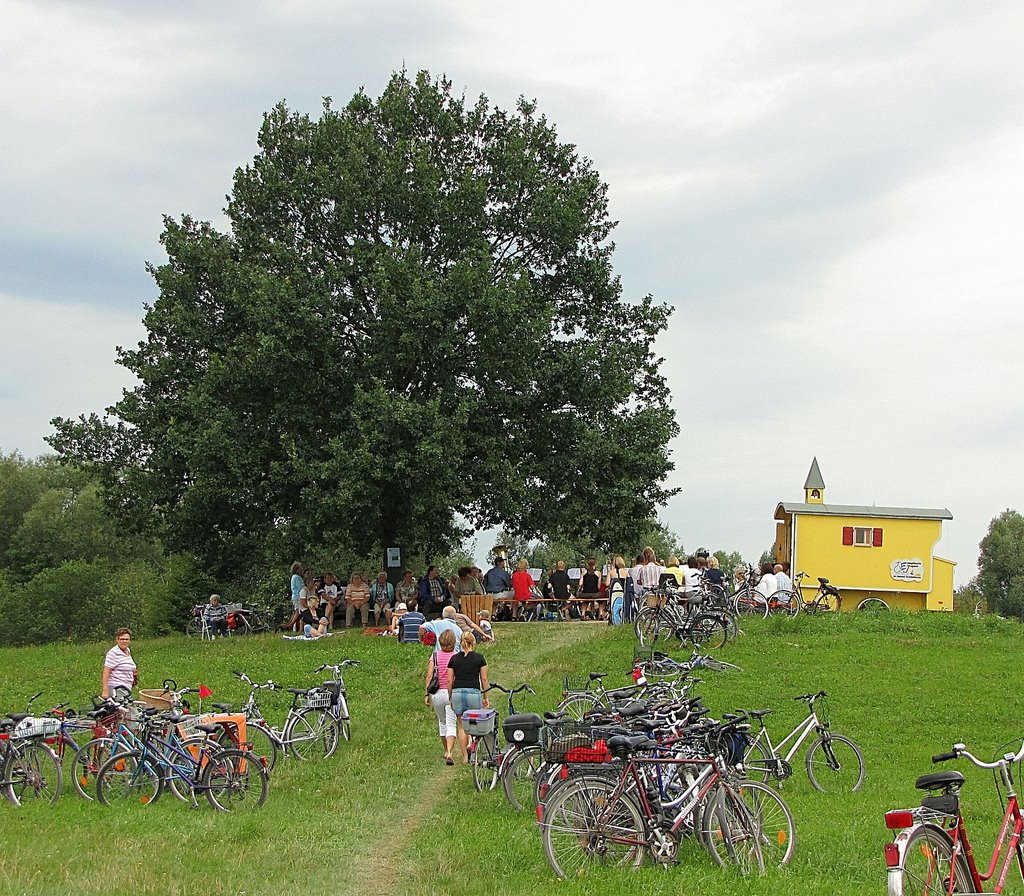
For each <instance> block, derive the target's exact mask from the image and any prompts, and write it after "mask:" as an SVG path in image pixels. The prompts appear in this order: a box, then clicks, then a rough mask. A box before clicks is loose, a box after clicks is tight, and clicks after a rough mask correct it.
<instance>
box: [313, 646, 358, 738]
mask: <svg viewBox="0 0 1024 896" xmlns="http://www.w3.org/2000/svg"><path fill="white" fill-rule="evenodd" d="M358 665H359V660H342V661H341V662H340V663H324V664H323V665H322V666H317V667H316V669H314V670H313V673H314V674H317V673H320V672H324V671H330V673H331V674H332V675H333V676H334V678H333V680H331V681H325V682H324V683H323V684H322V685H320V687H321V688H324V689H325V690H327V691H329V692H330V694H331V704H330V706H329V707H328V712H330V714H331V715H332V716H334V718H335V720H336V721H337V723H338V731H339V733H340V734H341V737H342V739H343V740H351V739H352V718H351V716H350V715H349V711H348V690H347V688H346V687H345V679H344V677H343V676H342V674H341V670H342V669H347V668H350V667H355V666H358Z"/></svg>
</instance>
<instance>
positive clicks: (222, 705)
mask: <svg viewBox="0 0 1024 896" xmlns="http://www.w3.org/2000/svg"><path fill="white" fill-rule="evenodd" d="M210 705H211V706H212V707H213V708H214V709H219V710H221V712H231V706H232V704H230V703H211V704H210Z"/></svg>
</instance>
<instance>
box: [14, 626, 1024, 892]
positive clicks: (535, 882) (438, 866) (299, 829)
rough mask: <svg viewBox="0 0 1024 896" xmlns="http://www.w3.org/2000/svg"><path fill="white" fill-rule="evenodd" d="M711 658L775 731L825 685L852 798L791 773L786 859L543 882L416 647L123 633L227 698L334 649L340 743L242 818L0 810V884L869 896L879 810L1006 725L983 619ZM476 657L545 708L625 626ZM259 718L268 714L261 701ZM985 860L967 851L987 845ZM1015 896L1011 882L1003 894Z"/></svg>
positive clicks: (25, 691)
mask: <svg viewBox="0 0 1024 896" xmlns="http://www.w3.org/2000/svg"><path fill="white" fill-rule="evenodd" d="M746 629H747V634H746V636H745V637H744V638H742V639H741V641H740V642H739V643H738V644H736V645H730V646H729V647H727V648H726V649H725V650H724V651H723V656H725V657H727V658H728V659H730V660H732V661H734V662H736V663H738V664H739V665H741V666H742V667H743V669H744V671H743V672H742V673H739V674H733V675H717V676H713V675H711V674H710V673H709V674H708V675H707V679H708V680H707V681H706V683H705V684H704V685H702V686H701V690H702V693H703V694H704V695H705V699H706V702H707V703H708V704H709V705H710V706H711V707H712V709H713V711H714V712H716V713H721V712H724V711H728V710H730V709H733V708H735V707H738V706H744V707H748V708H754V707H772V708H774V709H775V714H774V715H772V716H771V718H770V722H771V725H772V730H773V732H775V733H780V732H783V731H788V730H789V728H791V727H792V726H793V725H794V724H795V723H796V722H797V721H799V720H800V719H801V718H802V717H803V713H802V712H801V708H802V707H803V704H797V703H794V702H793V701H792V700H791V699H790V697H791V696H792V695H794V694H798V693H803V692H806V691H810V690H816V689H820V688H824V689H827V690H828V691H829V692H830V694H831V695H832V699H831V701H830V702H831V708H832V718H833V726H834V728H835V729H836V730H838V731H841V732H843V733H845V734H848V735H849V736H851V737H852V738H853V739H854V740H856V741H857V742H858V743H859V744H860V746H861V747H862V749H863V751H864V754H865V758H866V760H867V763H868V776H867V781H866V783H865V786H864V788H863V790H862V791H861V792H860V793H857V794H845V795H841V796H834V795H831V794H829V795H825V794H819V793H818V792H816V791H814V790H813V789H812V788H811V787H810V785H809V784H808V782H807V778H806V775H805V774H804V772H803V769H802V766H800V765H798V766H797V769H796V774H795V775H794V778H793V779H792V780H791V781H790V782H787V785H786V788H785V790H784V795H785V797H786V799H787V800H788V801H789V803H790V805H791V806H792V808H793V811H794V814H795V815H796V820H797V837H798V844H797V853H796V858H795V859H794V862H793V865H792V867H791V868H789V869H786V870H784V871H774V872H772V873H770V874H769V875H768V876H767V877H765V878H762V879H758V880H743V879H737V878H736V877H735V876H734V875H732V874H730V873H729V872H723V871H721V870H719V869H717V868H715V867H714V866H713V865H712V864H711V862H710V860H709V859H708V858H707V857H706V856H704V855H703V854H702V853H701V852H700V850H698V849H696V848H691V845H690V844H684V847H683V850H682V862H681V865H680V866H679V867H676V868H674V869H672V870H669V871H664V870H661V869H659V868H654V867H644V868H642V869H640V870H638V871H629V870H619V869H613V870H607V871H601V872H600V873H599V874H595V875H591V876H589V877H588V878H587V879H586V880H585V881H568V882H561V881H558V880H557V879H556V878H555V877H554V875H553V874H552V873H551V871H550V869H549V867H548V865H547V862H546V861H545V859H544V856H543V851H542V849H541V846H540V839H539V837H538V835H537V829H536V824H535V821H534V818H533V816H531V815H517V814H515V813H513V812H512V811H511V810H510V808H509V807H508V805H507V803H506V801H505V799H504V797H503V796H502V795H501V794H500V793H486V794H477V793H476V792H475V791H474V790H473V786H472V781H471V779H470V775H469V772H468V769H466V768H464V767H455V768H447V767H445V766H444V765H443V763H442V762H441V758H440V757H441V750H440V743H439V741H438V738H437V727H436V722H435V719H434V715H433V713H432V712H431V711H430V710H428V709H427V708H426V707H425V706H424V705H423V700H422V693H423V677H424V667H425V659H426V654H425V651H424V650H423V649H422V648H419V647H416V646H408V645H404V646H403V645H398V644H395V643H394V642H393V641H392V640H389V639H384V638H368V637H363V636H361V635H360V634H358V633H352V634H343V635H339V636H337V637H335V638H332V639H330V640H328V641H325V642H320V643H302V642H286V641H282V640H281V639H279V638H277V637H274V636H266V637H262V638H253V639H249V640H246V639H233V640H232V641H230V642H217V643H213V644H209V643H198V642H194V641H188V640H185V639H184V638H167V639H160V640H152V641H140V642H137V643H136V644H135V645H134V651H135V654H136V659H137V661H138V663H139V666H140V673H141V685H142V686H143V687H155V686H158V685H159V684H160V682H161V680H162V679H163V678H164V677H172V678H175V679H176V680H177V681H178V682H179V684H182V685H184V684H186V683H188V684H193V685H194V684H197V683H198V682H200V681H202V682H203V683H205V684H207V685H208V686H210V687H211V688H212V689H213V691H214V693H215V696H214V698H213V699H215V700H218V701H220V700H228V701H236V702H237V701H240V700H241V699H242V698H243V697H244V696H245V690H244V689H243V688H242V687H241V686H240V684H239V683H238V682H237V680H236V679H234V678H233V677H232V676H231V674H230V673H231V670H232V669H234V668H241V669H244V670H246V671H247V672H248V673H249V674H250V675H251V676H252V677H253V678H259V679H265V678H268V677H270V678H273V679H274V680H275V681H277V682H279V683H281V684H285V685H305V684H308V683H309V682H310V681H311V680H312V676H311V674H310V673H311V671H312V669H313V668H314V667H315V666H316V665H318V664H319V663H321V662H323V661H325V660H330V659H339V658H341V657H345V656H350V657H354V658H356V659H360V660H362V661H363V665H362V666H361V667H360V668H358V669H355V670H352V671H351V672H349V674H348V675H347V676H346V680H347V682H348V685H349V694H350V698H351V705H352V713H353V719H354V724H353V741H352V743H349V744H342V745H341V747H340V748H339V751H338V753H337V754H336V755H335V756H334V757H333V759H331V760H329V761H327V762H326V763H320V764H298V763H295V762H292V761H283V762H282V763H281V764H280V765H279V766H278V768H277V769H275V772H274V775H273V778H272V781H271V788H270V796H269V799H268V802H267V805H266V807H265V808H264V810H263V811H262V812H261V813H258V814H256V815H253V816H250V817H247V818H242V819H239V818H236V817H232V816H230V815H225V814H221V813H215V812H213V811H212V810H210V809H209V808H208V807H205V806H204V808H202V809H200V810H190V809H188V808H187V807H185V806H183V805H182V804H180V803H178V802H177V801H175V800H173V799H172V798H171V797H170V796H165V798H163V799H161V801H160V802H159V803H158V804H157V805H155V806H152V807H148V808H140V809H139V810H137V811H131V812H127V813H121V814H118V813H116V812H114V811H112V810H109V809H106V808H105V807H103V806H100V805H97V804H86V803H84V802H83V801H81V800H79V799H78V798H77V797H76V796H75V795H74V794H73V792H71V791H70V789H67V790H66V792H65V794H64V798H63V799H62V800H61V801H60V802H59V803H58V804H57V805H56V806H53V807H50V806H23V807H21V808H15V807H13V806H10V805H8V804H6V803H0V893H2V894H7V893H12V894H13V893H32V894H49V893H61V894H93V893H101V892H102V893H107V892H110V891H112V890H115V891H117V890H130V891H131V892H133V893H136V894H150V893H152V894H189V896H194V894H196V893H245V894H264V893H267V894H269V893H282V892H293V891H294V892H302V893H304V894H327V893H330V894H339V893H359V894H363V893H368V894H372V893H388V894H391V896H399V894H427V893H432V894H435V893H436V894H456V893H458V894H460V896H473V894H481V896H483V894H488V896H491V894H509V896H513V894H535V893H538V892H542V893H543V892H549V891H556V892H574V893H580V894H584V893H585V894H588V896H589V894H619V893H621V894H627V893H629V894H633V893H643V894H645V896H659V894H669V893H671V894H674V896H675V894H689V893H693V894H706V893H711V892H714V893H716V894H725V896H729V894H746V893H758V894H777V896H791V894H793V893H800V894H830V896H832V894H836V893H843V894H861V893H863V894H869V893H874V894H877V893H882V892H884V891H885V874H884V860H883V856H882V847H883V845H884V844H885V842H886V841H887V840H888V839H889V838H888V832H887V831H886V829H885V827H884V824H883V820H882V813H883V812H884V811H885V810H886V809H889V808H895V807H902V806H909V805H912V804H913V802H914V800H915V799H916V792H915V790H914V787H913V782H914V778H916V777H917V776H918V775H920V774H923V773H924V772H926V771H929V770H931V763H930V762H929V757H930V756H931V754H933V753H937V752H940V751H944V750H946V749H948V748H949V746H950V745H951V744H952V743H953V742H954V741H958V740H963V741H965V742H966V743H967V744H968V745H969V746H970V747H971V748H972V749H973V750H974V752H975V753H976V754H977V755H980V756H991V755H993V754H994V753H996V752H997V751H998V750H999V749H1000V747H1001V746H1002V745H1003V744H1005V743H1007V742H1011V743H1012V742H1014V741H1015V743H1016V745H1018V746H1019V744H1020V740H1021V737H1022V735H1024V721H1022V708H1024V707H1022V699H1021V696H1020V687H1019V681H1020V666H1021V662H1020V660H1021V629H1020V627H1019V626H1018V625H1015V624H1012V623H1003V622H1000V621H999V620H996V619H986V620H981V621H978V620H974V619H970V618H964V617H951V616H937V615H915V616H908V615H904V614H898V613H893V614H890V615H881V616H871V617H865V616H863V615H861V616H856V615H853V614H849V615H846V614H844V615H843V616H842V617H837V618H824V619H822V618H818V619H807V618H798V619H796V620H788V619H781V620H775V619H771V620H767V621H764V622H757V623H748V624H747V625H746ZM498 635H499V641H498V643H497V644H496V645H493V646H491V647H488V648H487V649H486V653H487V657H488V664H489V669H490V674H491V678H492V680H496V681H498V682H500V683H503V684H513V683H517V682H519V681H529V682H531V683H532V684H533V685H534V687H535V688H536V689H537V691H538V695H539V696H538V697H537V698H535V699H534V698H531V703H530V706H529V707H528V708H530V709H537V710H540V709H543V708H547V707H551V706H553V705H554V704H555V703H556V702H557V700H558V697H559V691H560V686H561V678H562V676H563V675H564V674H566V673H567V672H574V671H586V670H590V669H595V670H596V669H600V670H603V671H607V672H609V673H612V674H613V675H614V677H615V678H616V680H617V681H618V682H620V683H625V681H626V679H625V673H626V671H627V667H628V663H629V660H630V658H631V656H632V652H633V639H632V637H631V633H630V632H629V631H628V630H625V629H623V628H618V629H609V628H608V627H606V626H599V625H573V624H551V625H531V626H514V627H510V626H504V627H499V630H498ZM106 646H107V645H74V646H68V645H51V646H48V647H42V648H25V649H17V650H15V649H6V650H0V666H2V668H3V670H4V671H3V675H2V676H0V707H3V708H5V709H6V710H8V711H13V710H16V709H20V708H22V705H23V703H24V700H25V698H26V697H27V696H28V695H30V694H31V693H34V692H35V691H36V690H43V691H45V697H44V699H43V700H42V701H40V703H42V702H44V701H45V700H49V701H50V702H57V701H61V700H66V699H70V700H72V701H73V702H74V703H76V704H84V703H86V701H87V697H88V696H89V694H91V693H93V692H95V691H96V690H97V688H98V683H99V673H100V666H101V663H102V656H103V652H104V650H105V649H106ZM266 706H267V709H268V710H269V711H268V715H269V716H271V717H274V716H276V717H283V715H284V711H285V708H286V706H287V701H285V700H283V698H282V697H281V696H274V697H272V698H270V699H269V700H268V701H267V703H266ZM956 767H957V768H960V770H962V771H963V772H964V773H965V774H966V775H967V778H968V783H967V785H966V787H965V789H964V798H963V805H964V811H965V814H966V815H967V816H968V818H969V820H970V821H971V822H973V823H974V826H973V830H974V832H975V836H976V843H975V846H976V851H979V852H981V851H982V850H984V849H986V848H990V847H991V842H992V839H993V837H994V835H995V833H996V830H997V827H998V821H999V817H1000V807H999V804H998V801H997V799H996V796H995V793H994V790H993V787H992V780H991V778H990V777H989V776H988V775H987V774H986V773H983V772H979V771H976V770H974V769H972V768H968V767H967V766H966V763H960V764H958V765H957V766H956ZM986 857H987V853H986ZM1022 891H1024V888H1022V887H1021V885H1020V881H1019V880H1017V881H1014V880H1013V879H1012V878H1011V882H1010V886H1009V888H1008V892H1010V893H1020V892H1022Z"/></svg>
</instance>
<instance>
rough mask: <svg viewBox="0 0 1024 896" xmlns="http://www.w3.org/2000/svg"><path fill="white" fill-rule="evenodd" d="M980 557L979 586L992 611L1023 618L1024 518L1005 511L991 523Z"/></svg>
mask: <svg viewBox="0 0 1024 896" xmlns="http://www.w3.org/2000/svg"><path fill="white" fill-rule="evenodd" d="M980 547H981V553H980V554H979V556H978V586H979V588H980V589H981V593H982V594H984V595H985V600H986V601H987V603H988V606H989V609H991V610H994V611H995V612H997V613H1001V614H1003V615H1004V616H1016V617H1018V618H1024V516H1021V515H1020V514H1019V513H1018V512H1017V511H1016V510H1005V511H1003V512H1002V513H1001V514H999V516H997V517H995V519H993V520H992V522H991V523H989V527H988V533H987V534H986V535H985V537H984V538H983V539H982V540H981V545H980Z"/></svg>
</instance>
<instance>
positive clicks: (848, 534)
mask: <svg viewBox="0 0 1024 896" xmlns="http://www.w3.org/2000/svg"><path fill="white" fill-rule="evenodd" d="M843 544H853V526H843Z"/></svg>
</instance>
